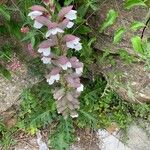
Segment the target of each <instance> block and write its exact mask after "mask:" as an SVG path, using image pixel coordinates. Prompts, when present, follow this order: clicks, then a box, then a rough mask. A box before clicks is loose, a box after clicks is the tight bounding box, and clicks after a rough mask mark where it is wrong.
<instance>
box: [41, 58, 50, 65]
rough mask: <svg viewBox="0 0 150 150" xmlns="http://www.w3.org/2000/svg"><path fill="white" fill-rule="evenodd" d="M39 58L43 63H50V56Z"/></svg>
mask: <svg viewBox="0 0 150 150" xmlns="http://www.w3.org/2000/svg"><path fill="white" fill-rule="evenodd" d="M41 60H42V61H43V63H44V64H51V58H48V57H43V58H42V59H41Z"/></svg>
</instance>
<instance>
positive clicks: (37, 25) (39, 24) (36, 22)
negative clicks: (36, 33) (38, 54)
mask: <svg viewBox="0 0 150 150" xmlns="http://www.w3.org/2000/svg"><path fill="white" fill-rule="evenodd" d="M33 26H34V28H36V29H40V28H42V27H43V24H41V23H39V22H38V21H36V20H35V21H34V25H33Z"/></svg>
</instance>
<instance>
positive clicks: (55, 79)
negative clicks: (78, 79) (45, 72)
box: [47, 74, 60, 85]
mask: <svg viewBox="0 0 150 150" xmlns="http://www.w3.org/2000/svg"><path fill="white" fill-rule="evenodd" d="M59 79H60V74H56V75H52V76H51V77H50V78H49V79H47V82H48V83H49V85H52V84H53V83H54V82H55V81H58V80H59Z"/></svg>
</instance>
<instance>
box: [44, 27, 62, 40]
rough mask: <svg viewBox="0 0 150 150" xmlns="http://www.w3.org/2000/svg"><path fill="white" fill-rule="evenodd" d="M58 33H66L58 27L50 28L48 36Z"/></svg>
mask: <svg viewBox="0 0 150 150" xmlns="http://www.w3.org/2000/svg"><path fill="white" fill-rule="evenodd" d="M57 33H64V31H63V30H62V29H60V28H58V27H56V28H52V29H49V30H48V31H47V32H46V38H48V37H49V36H50V35H56V34H57Z"/></svg>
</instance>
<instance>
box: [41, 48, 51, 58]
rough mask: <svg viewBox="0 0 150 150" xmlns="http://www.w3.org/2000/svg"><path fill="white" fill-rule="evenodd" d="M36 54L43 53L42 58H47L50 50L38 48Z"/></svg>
mask: <svg viewBox="0 0 150 150" xmlns="http://www.w3.org/2000/svg"><path fill="white" fill-rule="evenodd" d="M38 52H39V53H43V56H49V55H50V54H51V48H50V47H48V48H39V49H38Z"/></svg>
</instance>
